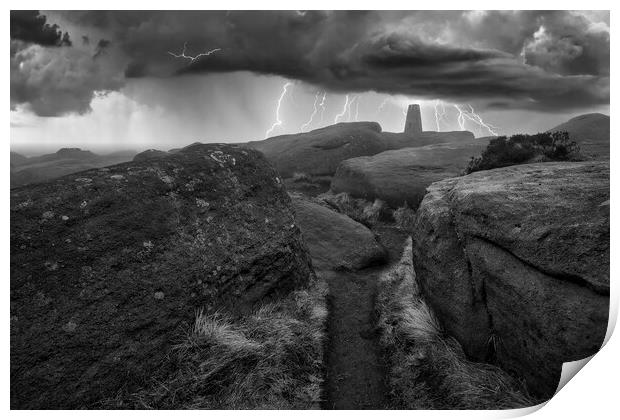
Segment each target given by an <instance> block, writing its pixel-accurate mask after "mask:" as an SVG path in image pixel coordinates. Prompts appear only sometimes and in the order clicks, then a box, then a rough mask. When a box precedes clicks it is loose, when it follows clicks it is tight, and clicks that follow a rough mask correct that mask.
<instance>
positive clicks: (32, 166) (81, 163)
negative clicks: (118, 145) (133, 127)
mask: <svg viewBox="0 0 620 420" xmlns="http://www.w3.org/2000/svg"><path fill="white" fill-rule="evenodd" d="M135 154H136V152H135V151H121V152H114V153H111V154H108V155H98V154H96V153H93V152H90V151H88V150H82V149H79V148H62V149H60V150H58V151H57V152H56V153H49V154H45V155H42V156H36V157H31V158H27V157H25V156H23V155H20V154H19V153H15V152H11V187H18V186H21V185H26V184H31V183H36V182H42V181H47V180H50V179H54V178H58V177H61V176H63V175H67V174H71V173H74V172H79V171H84V170H86V169H92V168H101V167H103V166H109V165H115V164H117V163H121V162H127V161H130V160H132V159H133V156H134V155H135Z"/></svg>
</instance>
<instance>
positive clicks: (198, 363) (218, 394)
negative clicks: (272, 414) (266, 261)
mask: <svg viewBox="0 0 620 420" xmlns="http://www.w3.org/2000/svg"><path fill="white" fill-rule="evenodd" d="M326 292H327V288H326V286H325V284H324V283H322V282H320V281H315V282H314V283H312V284H311V285H310V286H309V287H308V288H307V289H305V290H298V291H295V292H292V293H291V294H290V295H288V296H287V297H285V298H284V299H282V300H280V301H278V302H276V303H269V304H265V305H263V306H262V307H260V308H259V309H258V310H256V311H254V312H253V313H252V314H250V315H248V316H245V317H242V318H238V319H233V318H232V317H230V316H228V315H226V314H223V313H210V314H207V313H203V312H199V313H198V314H197V315H196V322H195V325H194V328H193V330H192V331H189V332H188V333H187V336H186V337H185V338H184V339H183V340H181V342H180V343H179V344H178V345H177V346H176V347H175V348H174V350H173V352H172V354H170V356H169V357H171V358H173V360H174V362H175V363H176V364H177V366H178V369H176V371H175V373H174V374H173V375H171V376H170V377H167V378H153V382H152V383H151V384H149V385H148V386H147V387H145V388H144V389H143V390H142V391H140V392H138V393H134V394H131V395H123V394H122V393H121V394H119V395H118V396H117V398H115V399H113V400H108V401H103V402H102V406H103V407H102V408H124V409H127V408H136V409H145V408H157V409H309V408H319V403H320V399H321V393H322V391H321V389H322V383H323V376H324V375H323V345H324V337H325V321H326V318H327V309H326V306H325V295H326Z"/></svg>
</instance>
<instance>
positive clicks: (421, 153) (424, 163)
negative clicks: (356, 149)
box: [331, 139, 488, 208]
mask: <svg viewBox="0 0 620 420" xmlns="http://www.w3.org/2000/svg"><path fill="white" fill-rule="evenodd" d="M487 143H488V142H487V141H486V140H482V141H480V140H476V139H472V140H471V141H464V142H455V143H441V144H433V145H428V146H423V147H409V148H404V149H400V150H389V151H386V152H383V153H379V154H377V155H374V156H364V157H358V158H353V159H347V160H345V161H343V162H342V163H341V164H340V166H339V167H338V170H337V171H336V174H335V175H334V178H333V179H332V184H331V189H332V191H334V192H336V193H340V192H346V193H349V194H351V195H353V196H354V197H359V198H364V199H367V200H374V199H376V198H379V199H381V200H383V201H385V202H387V203H388V204H389V205H390V206H392V207H398V206H401V205H403V204H404V203H405V202H406V203H407V204H408V205H409V206H412V207H413V208H416V207H417V206H418V204H419V203H420V201H422V197H424V194H425V193H426V187H428V186H429V185H430V184H432V183H433V182H435V181H439V180H442V179H445V178H451V177H454V176H458V175H460V174H461V173H462V172H463V170H464V169H465V167H466V166H467V163H468V162H469V159H470V157H471V156H475V155H478V154H479V153H480V152H481V151H482V149H484V147H485V146H486V145H487Z"/></svg>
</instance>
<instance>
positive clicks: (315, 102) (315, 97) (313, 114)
mask: <svg viewBox="0 0 620 420" xmlns="http://www.w3.org/2000/svg"><path fill="white" fill-rule="evenodd" d="M319 95H320V92H317V93H316V95H315V96H314V105H313V106H314V111H312V115H310V119H309V120H308V122H306V123H304V124H303V125H302V126H301V131H304V130H305V129H306V128H308V127H309V126H310V124H312V120H313V119H314V116H315V115H316V113H317V112H318V111H319V110H318V108H317V107H316V104H317V102H318V101H319ZM323 99H325V97H323Z"/></svg>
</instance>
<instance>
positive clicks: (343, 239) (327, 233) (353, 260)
mask: <svg viewBox="0 0 620 420" xmlns="http://www.w3.org/2000/svg"><path fill="white" fill-rule="evenodd" d="M293 205H294V208H295V217H296V220H297V222H298V223H299V226H300V228H301V231H302V233H303V237H304V239H305V241H306V244H307V245H308V249H309V252H310V255H311V256H312V261H313V264H314V268H315V269H316V270H359V269H362V268H365V267H368V266H371V265H375V264H381V263H384V262H385V261H386V259H387V253H386V251H385V249H384V248H383V246H381V245H380V244H379V243H378V242H377V240H376V239H375V236H374V234H373V233H372V232H371V231H370V229H368V228H367V227H366V226H364V225H362V224H361V223H358V222H356V221H355V220H353V219H351V218H349V217H347V216H345V215H343V214H340V213H338V212H335V211H333V210H330V209H329V208H327V207H325V206H322V205H320V204H317V203H314V202H312V201H309V200H307V199H304V198H301V197H299V196H297V197H294V198H293Z"/></svg>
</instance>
